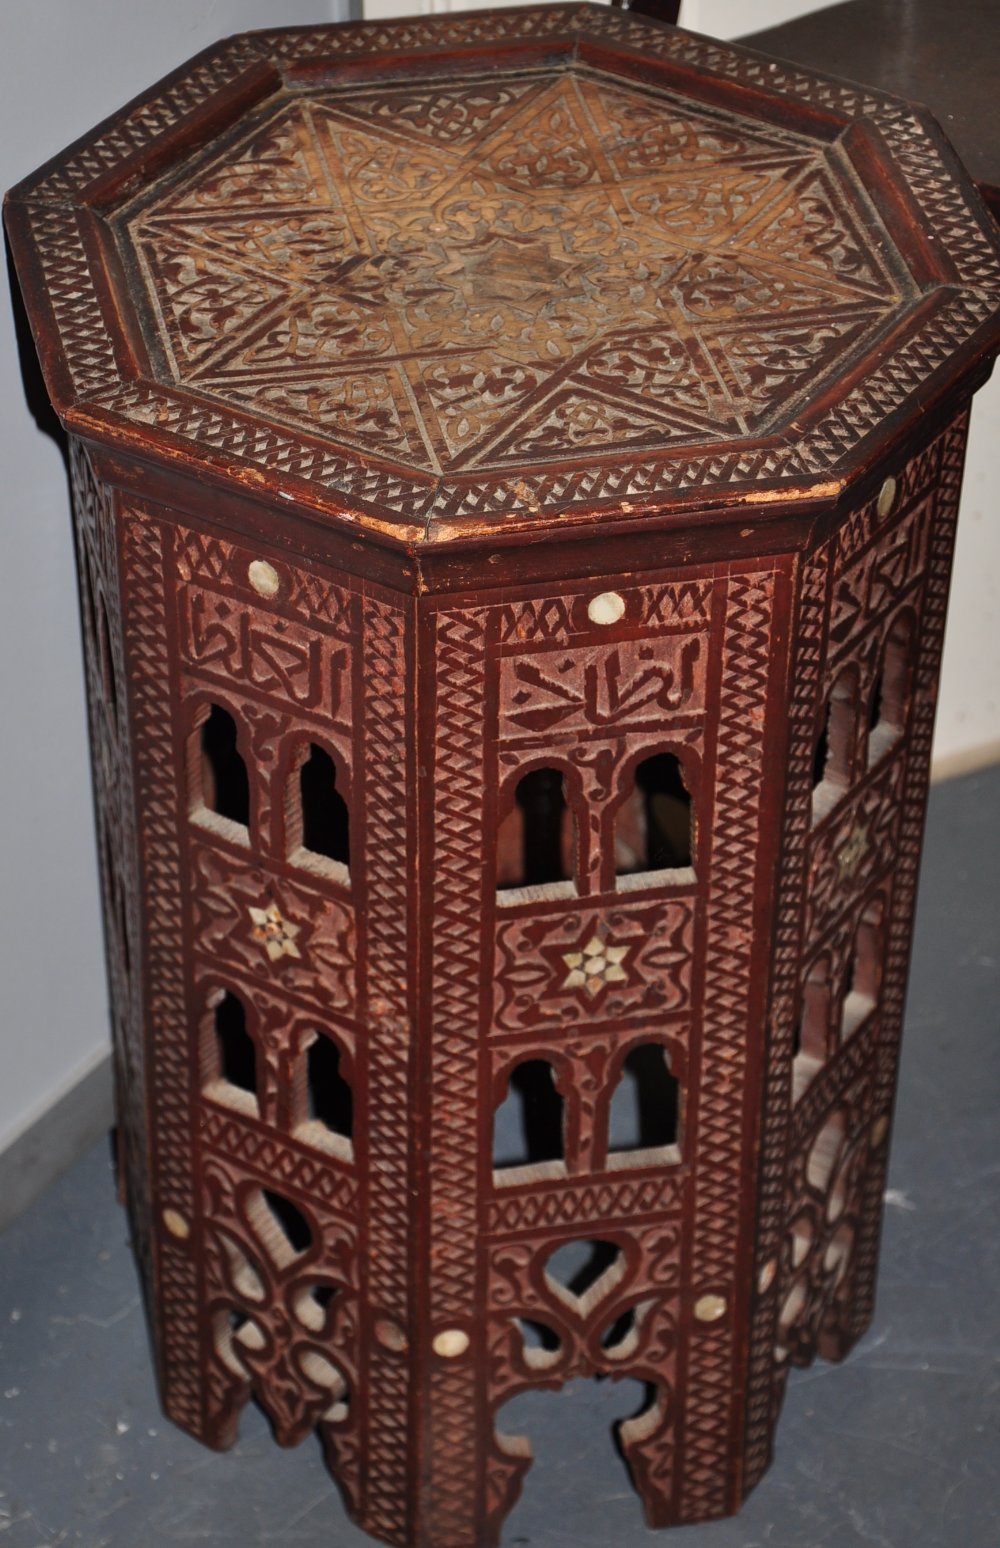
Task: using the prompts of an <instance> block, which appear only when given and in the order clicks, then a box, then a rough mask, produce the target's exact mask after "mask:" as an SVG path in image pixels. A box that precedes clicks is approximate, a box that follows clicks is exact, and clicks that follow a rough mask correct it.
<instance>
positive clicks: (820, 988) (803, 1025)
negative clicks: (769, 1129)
mask: <svg viewBox="0 0 1000 1548" xmlns="http://www.w3.org/2000/svg"><path fill="white" fill-rule="evenodd" d="M831 994H832V986H831V981H830V959H829V957H827V956H826V955H824V956H822V957H820V958H819V959H818V960H817V961H816V962H814V963H813V965H812V967H811V968H810V969H809V973H808V975H807V977H806V981H805V983H804V984H803V986H802V1013H801V1019H800V1021H799V1024H798V1026H797V1028H796V1031H795V1040H794V1043H793V1059H792V1099H793V1101H798V1099H799V1097H800V1096H801V1095H802V1093H803V1092H804V1091H805V1089H806V1087H807V1086H808V1085H809V1083H810V1081H811V1080H812V1079H813V1077H814V1076H815V1075H816V1074H817V1072H818V1071H819V1070H821V1069H822V1068H823V1065H824V1064H825V1063H826V1061H827V1058H828V1057H829V1053H830V1000H831Z"/></svg>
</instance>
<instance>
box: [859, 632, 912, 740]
mask: <svg viewBox="0 0 1000 1548" xmlns="http://www.w3.org/2000/svg"><path fill="white" fill-rule="evenodd" d="M912 660H913V619H912V617H911V615H910V614H909V613H902V614H900V616H899V617H898V618H897V619H896V620H895V621H894V623H893V625H892V628H891V629H890V630H889V634H888V637H887V638H886V642H885V645H884V647H883V650H882V660H881V663H880V666H879V672H878V676H877V678H876V680H875V685H874V688H873V689H872V696H871V700H870V702H869V709H868V762H869V764H872V763H877V762H878V760H879V758H881V757H882V755H883V754H884V753H886V752H888V750H889V748H890V747H892V746H894V745H895V743H896V742H898V741H899V738H900V737H901V736H902V734H903V729H904V727H905V725H906V717H907V712H908V710H909V700H910V680H911V675H912Z"/></svg>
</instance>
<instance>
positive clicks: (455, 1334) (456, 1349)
mask: <svg viewBox="0 0 1000 1548" xmlns="http://www.w3.org/2000/svg"><path fill="white" fill-rule="evenodd" d="M468 1347H469V1335H468V1333H463V1332H462V1329H461V1328H445V1330H444V1332H443V1333H439V1334H438V1335H437V1337H436V1338H435V1340H434V1344H433V1349H434V1353H435V1354H436V1355H440V1356H441V1358H442V1359H443V1360H457V1359H458V1357H459V1355H464V1353H465V1351H466V1350H467V1349H468Z"/></svg>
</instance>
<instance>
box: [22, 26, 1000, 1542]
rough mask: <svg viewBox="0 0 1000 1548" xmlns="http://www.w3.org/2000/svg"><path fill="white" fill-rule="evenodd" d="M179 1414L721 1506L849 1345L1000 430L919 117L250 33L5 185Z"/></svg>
mask: <svg viewBox="0 0 1000 1548" xmlns="http://www.w3.org/2000/svg"><path fill="white" fill-rule="evenodd" d="M8 222H9V228H10V233H11V238H12V241H13V245H14V249H15V254H16V259H17V264H18V269H19V272H20V275H21V277H22V281H23V284H24V288H25V293H26V297H27V303H28V308H29V311H30V313H31V316H32V320H33V323H34V326H35V330H36V334H37V338H38V343H39V349H40V352H41V355H42V359H43V362H44V365H45V369H46V372H47V378H48V383H49V387H50V390H51V392H52V396H53V398H54V400H55V402H56V405H57V407H58V409H59V411H60V413H61V415H62V417H63V419H64V422H65V424H66V425H67V427H68V429H69V431H70V433H71V436H72V451H73V468H74V485H75V503H76V517H77V531H78V535H79V561H80V576H81V583H82V595H83V606H82V613H83V622H84V631H85V636H86V646H87V673H88V688H89V698H90V709H91V724H92V733H93V750H94V766H95V770H96V780H97V806H98V827H99V833H100V851H101V856H102V871H103V887H104V906H105V913H106V920H107V937H108V945H109V959H110V971H111V979H112V984H113V1003H114V1028H115V1048H116V1060H117V1077H118V1095H119V1118H120V1135H121V1154H122V1171H123V1175H124V1178H125V1183H126V1187H127V1196H128V1204H129V1210H130V1214H131V1222H132V1228H133V1231H134V1237H135V1242H136V1245H137V1250H138V1257H139V1262H140V1266H141V1271H142V1277H143V1282H144V1286H145V1292H146V1299H147V1303H148V1308H149V1315H150V1319H151V1322H152V1327H153V1330H154V1335H155V1344H156V1350H157V1357H158V1367H159V1379H160V1384H161V1389H162V1396H163V1402H164V1405H165V1407H166V1410H167V1412H168V1413H169V1414H170V1415H171V1416H172V1417H173V1418H174V1419H175V1420H176V1421H177V1423H178V1424H180V1425H182V1426H184V1427H185V1428H186V1429H188V1430H190V1431H191V1432H192V1433H193V1434H194V1435H196V1436H199V1437H200V1438H202V1439H203V1440H205V1441H207V1442H208V1443H209V1444H210V1445H213V1446H226V1445H228V1444H229V1443H230V1442H231V1441H232V1439H233V1437H234V1434H235V1432H236V1425H237V1419H238V1415H239V1412H240V1409H241V1407H242V1405H243V1404H244V1403H245V1401H246V1400H247V1398H248V1397H249V1396H250V1395H251V1394H253V1396H255V1397H256V1399H257V1400H258V1401H259V1402H260V1403H261V1405H262V1406H263V1408H264V1409H265V1410H266V1412H267V1413H268V1414H269V1415H270V1417H271V1419H272V1421H273V1424H274V1428H275V1432H276V1434H277V1438H278V1440H279V1441H280V1442H282V1443H283V1444H289V1445H290V1444H293V1443H294V1442H296V1441H299V1440H300V1439H302V1438H303V1436H305V1435H306V1434H307V1433H308V1432H309V1431H311V1430H312V1429H313V1428H316V1427H318V1429H319V1431H320V1433H321V1435H322V1438H323V1441H324V1443H325V1446H326V1450H327V1454H328V1457H329V1462H330V1466H331V1467H332V1469H333V1471H334V1473H335V1475H336V1477H337V1479H338V1480H339V1482H340V1484H341V1486H342V1488H343V1490H344V1493H345V1496H346V1499H347V1502H348V1506H349V1509H350V1510H351V1512H352V1514H353V1515H354V1516H355V1517H356V1519H357V1520H358V1521H359V1522H360V1523H362V1524H363V1525H364V1526H365V1527H366V1528H368V1529H369V1530H370V1531H371V1532H373V1533H375V1534H376V1535H377V1536H380V1537H383V1538H385V1539H386V1540H388V1541H390V1542H395V1543H400V1544H404V1543H405V1544H417V1545H422V1548H472V1545H474V1544H487V1543H491V1542H494V1541H496V1539H497V1537H498V1535H499V1531H500V1527H501V1523H502V1521H503V1518H504V1515H505V1512H506V1511H507V1510H508V1508H509V1506H510V1505H511V1503H512V1501H513V1499H514V1498H515V1497H516V1494H517V1491H518V1489H519V1487H520V1484H521V1480H522V1477H523V1475H524V1473H525V1470H526V1469H527V1467H528V1465H529V1462H530V1451H529V1449H528V1447H527V1443H526V1442H525V1441H524V1440H523V1439H519V1438H518V1437H516V1436H514V1435H511V1434H510V1433H508V1431H507V1429H505V1424H504V1417H503V1415H502V1413H500V1410H501V1409H502V1408H503V1406H504V1405H505V1404H506V1403H507V1402H508V1401H509V1400H510V1399H511V1398H512V1397H513V1396H515V1395H516V1394H518V1393H519V1392H521V1391H522V1390H523V1389H525V1388H531V1387H552V1388H555V1387H558V1386H560V1385H562V1384H563V1383H565V1382H566V1381H567V1380H568V1379H570V1378H572V1377H577V1376H587V1375H596V1374H601V1375H610V1376H611V1377H619V1376H626V1375H627V1376H629V1377H632V1378H637V1379H638V1380H639V1381H640V1382H642V1383H643V1384H644V1390H645V1393H646V1397H645V1401H644V1404H643V1406H642V1407H641V1409H640V1411H639V1412H638V1413H637V1414H636V1415H635V1417H633V1418H631V1419H630V1420H628V1421H627V1422H625V1423H624V1424H623V1426H622V1427H621V1431H620V1442H621V1445H622V1449H623V1452H624V1456H625V1458H626V1461H627V1463H628V1466H629V1468H630V1470H631V1473H632V1476H633V1478H634V1481H635V1484H636V1486H637V1488H638V1490H639V1493H640V1494H641V1496H642V1499H643V1502H644V1504H645V1508H646V1512H647V1516H648V1519H649V1521H650V1522H651V1523H654V1524H665V1523H670V1522H680V1521H692V1520H698V1519H702V1518H706V1517H712V1516H718V1515H722V1514H724V1513H725V1512H728V1511H732V1510H734V1509H735V1508H736V1507H737V1506H738V1504H739V1502H740V1500H741V1499H742V1498H743V1496H744V1494H745V1493H746V1491H747V1490H748V1489H749V1488H750V1487H751V1486H752V1485H753V1484H754V1483H755V1482H756V1481H757V1480H758V1479H759V1478H760V1476H761V1474H762V1472H763V1471H764V1469H765V1467H766V1465H767V1462H768V1459H769V1456H770V1451H771V1444H772V1432H773V1428H774V1424H775V1420H776V1417H777V1414H778V1410H779V1407H780V1402H781V1396H782V1387H783V1381H784V1375H785V1371H786V1369H787V1367H788V1365H789V1364H790V1363H796V1364H797V1363H804V1362H807V1361H809V1360H811V1359H812V1358H813V1356H814V1355H816V1354H817V1353H819V1354H820V1355H823V1356H825V1357H831V1358H838V1357H839V1356H841V1355H843V1354H844V1353H845V1351H846V1350H847V1349H848V1348H849V1347H850V1346H851V1344H852V1343H853V1341H854V1340H855V1339H856V1338H857V1337H858V1335H859V1334H860V1332H861V1331H862V1330H863V1329H864V1327H865V1326H866V1324H867V1323H868V1321H869V1319H870V1317H871V1313H872V1300H873V1287H874V1276H875V1262H876V1254H877V1245H878V1236H879V1223H880V1210H881V1197H882V1190H883V1184H884V1178H885V1168H886V1150H887V1135H888V1129H889V1121H890V1108H891V1104H892V1096H893V1087H894V1079H895V1069H896V1053H897V1045H898V1038H899V1032H900V1020H901V1012H902V1005H903V993H904V985H905V977H906V962H907V952H908V946H909V938H910V921H911V915H912V909H913V898H914V885H915V878H916V869H917V861H918V853H919V847H920V834H921V823H922V814H923V805H924V795H925V787H926V783H927V768H928V756H929V747H930V736H931V723H932V718H933V706H934V696H935V685H936V679H937V671H938V658H939V652H940V646H941V635H942V629H943V623H944V609H945V599H946V592H947V585H948V569H949V559H950V553H951V547H952V538H953V529H954V522H955V514H956V503H957V499H958V491H959V482H960V476H961V466H962V455H963V449H964V441H965V426H966V414H967V408H968V402H969V397H970V394H971V393H972V391H973V390H974V389H975V388H976V387H977V386H978V385H979V383H980V382H981V381H982V380H983V379H984V377H985V376H986V374H987V372H988V369H989V364H990V359H991V355H992V353H993V352H994V350H995V349H996V347H997V343H998V326H997V303H998V297H1000V258H998V249H997V241H996V238H995V235H994V233H993V230H992V228H991V226H990V225H989V223H988V221H987V218H986V217H985V215H984V213H983V210H982V208H981V206H980V204H979V202H978V200H977V197H976V195H975V194H974V192H973V191H972V189H971V187H970V185H969V183H968V182H967V180H966V178H965V176H964V174H963V173H962V171H961V169H960V168H959V167H958V165H957V163H956V161H955V159H954V157H953V155H952V153H951V152H950V150H949V148H948V147H947V145H946V143H945V142H944V140H943V137H942V136H941V134H940V132H939V131H938V129H937V128H936V127H935V126H934V124H933V123H932V122H930V121H929V120H928V119H927V118H926V116H925V115H923V114H922V113H921V112H920V111H916V110H914V109H912V108H910V107H908V106H906V105H904V104H902V103H899V102H897V101H894V100H890V99H887V98H884V97H882V96H879V95H876V94H875V93H872V92H868V91H865V90H863V89H861V88H853V87H850V86H848V85H845V84H844V83H837V82H834V81H831V80H823V79H820V78H816V77H813V76H810V75H807V74H806V73H804V72H800V71H798V70H796V69H794V68H792V67H787V68H786V67H784V66H779V65H776V64H774V63H768V62H767V61H764V60H762V59H760V58H758V57H756V56H754V55H751V54H748V53H746V52H742V51H740V50H738V49H734V48H729V47H726V46H723V45H721V44H718V43H714V42H710V41H708V40H705V39H699V38H695V37H691V36H689V35H686V34H684V33H682V32H678V31H674V30H672V29H669V28H665V27H662V26H660V25H658V24H656V23H654V22H649V21H645V20H637V19H635V18H633V17H630V16H628V15H627V14H625V13H621V12H615V11H612V10H609V9H603V8H601V7H588V6H582V7H578V6H567V7H553V8H537V9H518V10H512V11H509V12H504V11H499V12H494V13H488V14H480V15H477V16H461V15H459V16H443V17H438V18H434V19H430V20H425V21H419V22H409V21H404V22H401V23H399V24H397V25H388V26H378V25H374V24H362V25H359V26H348V27H336V28H325V29H311V30H292V31H283V32H274V33H259V34H255V35H250V36H246V37H239V38H236V39H233V40H230V41H228V42H226V43H224V44H222V45H220V46H219V47H218V48H216V49H214V50H210V51H209V52H208V53H206V54H203V55H201V56H199V58H197V59H196V60H195V61H193V63H192V64H191V65H190V66H188V67H186V68H184V69H182V70H180V71H179V72H177V73H176V74H175V75H173V76H171V77H169V78H168V79H167V80H166V81H164V82H162V83H161V84H160V85H159V86H158V87H156V88H155V89H154V90H153V91H152V92H151V93H150V94H149V95H148V96H146V97H144V98H142V99H140V100H138V101H136V102H135V103H133V104H131V105H130V106H129V107H127V108H125V109H123V110H122V112H120V113H119V114H118V115H117V116H115V117H113V118H111V119H109V120H108V121H107V122H106V123H105V124H104V125H103V126H102V127H101V128H100V129H98V130H97V131H95V133H94V134H93V135H92V136H90V137H88V138H85V139H83V140H81V141H80V142H79V143H78V144H77V145H76V146H74V147H73V148H71V149H70V150H69V151H68V152H67V153H66V154H65V155H64V156H62V157H59V158H57V159H56V160H55V161H53V162H52V163H50V164H49V165H48V166H46V167H44V168H43V169H42V170H41V171H40V172H39V173H38V174H37V175H36V176H35V177H34V178H32V179H29V180H28V182H27V183H25V184H23V185H22V186H21V187H20V188H19V189H18V190H16V191H15V193H14V195H13V196H12V199H11V201H10V203H9V207H8Z"/></svg>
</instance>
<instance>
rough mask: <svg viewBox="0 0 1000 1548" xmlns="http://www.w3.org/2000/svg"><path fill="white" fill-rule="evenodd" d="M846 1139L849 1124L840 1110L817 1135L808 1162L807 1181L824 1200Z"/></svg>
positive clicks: (833, 1114)
mask: <svg viewBox="0 0 1000 1548" xmlns="http://www.w3.org/2000/svg"><path fill="white" fill-rule="evenodd" d="M846 1139H847V1122H846V1120H845V1118H844V1115H843V1113H842V1112H841V1111H839V1109H838V1111H837V1112H835V1113H832V1114H831V1115H830V1117H829V1118H828V1119H827V1120H826V1123H825V1124H824V1125H823V1127H822V1129H821V1130H820V1131H819V1133H818V1134H817V1136H816V1138H815V1140H814V1141H813V1144H812V1148H811V1150H810V1151H809V1155H808V1158H807V1160H806V1181H807V1182H808V1184H809V1186H810V1188H813V1189H815V1191H816V1192H817V1193H818V1194H820V1195H821V1196H822V1197H824V1199H825V1195H826V1192H827V1189H828V1188H829V1187H830V1183H831V1180H832V1178H833V1174H834V1172H835V1171H836V1169H837V1163H838V1162H839V1160H840V1155H841V1151H842V1150H843V1148H844V1144H845V1142H846Z"/></svg>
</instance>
